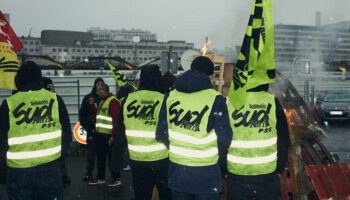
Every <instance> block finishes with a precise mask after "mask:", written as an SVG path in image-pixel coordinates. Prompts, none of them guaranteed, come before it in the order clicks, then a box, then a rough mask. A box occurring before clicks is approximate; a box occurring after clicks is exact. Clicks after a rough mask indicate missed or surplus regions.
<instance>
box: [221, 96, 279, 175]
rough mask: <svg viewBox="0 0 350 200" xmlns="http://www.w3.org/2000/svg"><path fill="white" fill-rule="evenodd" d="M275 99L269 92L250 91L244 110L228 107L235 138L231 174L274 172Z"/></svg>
mask: <svg viewBox="0 0 350 200" xmlns="http://www.w3.org/2000/svg"><path fill="white" fill-rule="evenodd" d="M275 107H276V106H275V98H274V96H273V95H271V94H269V93H267V92H248V93H247V101H246V104H245V105H244V107H243V108H241V109H240V110H235V109H234V107H233V106H232V105H231V104H228V110H229V114H230V123H231V127H232V129H233V139H232V142H231V145H230V148H229V150H228V155H227V161H228V162H227V168H228V171H229V172H231V173H233V174H238V175H261V174H268V173H272V172H273V171H275V170H276V166H277V130H276V108H275Z"/></svg>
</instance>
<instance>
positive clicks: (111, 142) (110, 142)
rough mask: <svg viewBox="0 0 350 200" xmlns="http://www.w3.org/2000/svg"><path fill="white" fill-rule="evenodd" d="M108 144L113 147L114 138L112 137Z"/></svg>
mask: <svg viewBox="0 0 350 200" xmlns="http://www.w3.org/2000/svg"><path fill="white" fill-rule="evenodd" d="M108 144H109V146H111V145H112V144H113V137H110V138H109V140H108Z"/></svg>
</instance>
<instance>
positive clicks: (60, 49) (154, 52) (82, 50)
mask: <svg viewBox="0 0 350 200" xmlns="http://www.w3.org/2000/svg"><path fill="white" fill-rule="evenodd" d="M67 51H68V49H67V48H57V49H56V48H53V49H52V52H67ZM69 51H70V52H73V53H74V52H78V53H80V52H83V53H86V52H87V53H91V52H92V50H91V49H69ZM105 52H106V53H114V50H98V49H95V53H105ZM116 52H117V53H118V54H129V53H135V51H132V50H118V51H116ZM137 53H138V54H157V52H156V51H143V50H139V51H137Z"/></svg>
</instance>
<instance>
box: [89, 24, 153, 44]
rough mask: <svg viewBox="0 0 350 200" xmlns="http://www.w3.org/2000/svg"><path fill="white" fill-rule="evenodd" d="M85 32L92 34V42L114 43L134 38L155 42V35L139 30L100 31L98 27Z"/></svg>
mask: <svg viewBox="0 0 350 200" xmlns="http://www.w3.org/2000/svg"><path fill="white" fill-rule="evenodd" d="M87 32H89V33H92V34H93V38H94V40H115V41H132V40H133V38H134V37H135V36H138V37H140V39H141V40H147V41H156V40H157V34H155V33H151V32H150V31H144V30H141V29H131V30H125V29H121V30H110V29H101V28H99V27H92V28H89V29H88V30H87Z"/></svg>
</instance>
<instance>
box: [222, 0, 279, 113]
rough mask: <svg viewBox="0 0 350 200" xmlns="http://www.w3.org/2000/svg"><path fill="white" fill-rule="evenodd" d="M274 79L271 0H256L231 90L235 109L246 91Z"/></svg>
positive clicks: (239, 106)
mask: <svg viewBox="0 0 350 200" xmlns="http://www.w3.org/2000/svg"><path fill="white" fill-rule="evenodd" d="M274 81H275V47H274V32H273V15H272V2H271V0H254V3H253V8H252V12H251V15H250V19H249V22H248V27H247V30H246V34H245V37H244V40H243V44H242V48H241V52H240V54H239V56H238V62H237V65H236V66H235V69H234V71H233V79H232V83H231V86H230V90H229V93H228V95H227V96H228V97H229V99H230V102H231V103H232V104H233V105H234V106H235V108H236V109H239V108H241V107H242V106H243V105H244V103H245V101H246V93H247V90H249V89H252V88H255V87H257V86H259V85H263V84H268V83H272V82H274Z"/></svg>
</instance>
